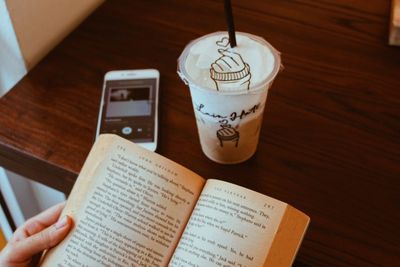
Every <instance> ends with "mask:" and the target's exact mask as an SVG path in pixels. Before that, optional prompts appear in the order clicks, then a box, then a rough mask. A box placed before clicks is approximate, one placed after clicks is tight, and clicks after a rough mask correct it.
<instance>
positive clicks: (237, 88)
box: [178, 32, 281, 164]
mask: <svg viewBox="0 0 400 267" xmlns="http://www.w3.org/2000/svg"><path fill="white" fill-rule="evenodd" d="M236 37H237V46H236V47H234V48H231V47H230V46H229V39H228V34H227V32H215V33H212V34H208V35H205V36H203V37H200V38H198V39H196V40H194V41H192V42H191V43H189V44H188V45H187V46H186V47H185V49H184V51H183V52H182V54H181V56H180V57H179V59H178V74H179V76H180V77H181V79H182V80H183V81H184V82H185V84H186V85H188V86H189V89H190V94H191V98H192V103H193V108H194V113H195V117H196V122H197V128H198V133H199V138H200V144H201V147H202V150H203V152H204V154H205V155H206V156H207V157H208V158H210V159H211V160H213V161H215V162H218V163H223V164H235V163H239V162H243V161H245V160H247V159H249V158H250V157H251V156H252V155H253V154H254V153H255V151H256V149H257V145H258V139H259V134H260V130H261V125H262V117H263V112H264V108H265V103H266V99H267V93H268V89H269V88H270V86H271V84H272V82H273V80H274V79H275V77H276V75H277V73H278V72H279V69H280V66H281V62H280V55H279V53H278V52H277V51H276V50H275V49H274V48H273V47H272V46H271V45H270V44H269V43H268V42H267V41H265V40H264V39H263V38H261V37H258V36H255V35H252V34H248V33H242V32H236Z"/></svg>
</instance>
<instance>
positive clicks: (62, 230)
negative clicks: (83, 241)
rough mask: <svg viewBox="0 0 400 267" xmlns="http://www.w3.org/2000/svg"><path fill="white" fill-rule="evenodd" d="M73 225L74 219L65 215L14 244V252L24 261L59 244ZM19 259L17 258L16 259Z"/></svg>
mask: <svg viewBox="0 0 400 267" xmlns="http://www.w3.org/2000/svg"><path fill="white" fill-rule="evenodd" d="M71 226H72V219H71V218H70V217H69V216H63V217H62V218H61V219H60V220H59V221H58V222H56V223H55V224H53V225H51V226H49V227H47V228H46V229H44V230H43V231H40V232H37V233H35V234H34V235H32V236H29V237H28V238H26V239H24V240H21V241H19V242H16V243H14V244H13V248H12V250H13V254H14V255H15V257H18V260H19V261H21V262H23V261H25V260H29V259H31V258H32V256H33V255H35V254H37V253H40V252H42V251H43V250H46V249H49V248H52V247H54V246H55V245H57V244H58V243H60V242H61V240H63V239H64V237H65V236H66V235H67V234H68V232H69V230H70V229H71ZM15 260H17V259H15Z"/></svg>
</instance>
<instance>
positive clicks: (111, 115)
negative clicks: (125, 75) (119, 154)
mask: <svg viewBox="0 0 400 267" xmlns="http://www.w3.org/2000/svg"><path fill="white" fill-rule="evenodd" d="M156 86H157V80H156V79H133V80H106V82H105V92H104V99H103V103H104V104H103V112H102V118H101V125H100V133H114V134H118V135H120V136H122V137H124V138H126V139H129V140H132V141H133V142H137V143H148V142H154V134H155V133H154V130H155V129H154V127H155V110H156V108H155V97H156Z"/></svg>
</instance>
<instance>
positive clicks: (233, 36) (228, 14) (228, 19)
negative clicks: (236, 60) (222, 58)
mask: <svg viewBox="0 0 400 267" xmlns="http://www.w3.org/2000/svg"><path fill="white" fill-rule="evenodd" d="M225 17H226V23H227V24H228V32H229V43H230V44H231V47H232V48H233V47H235V46H236V34H235V24H234V23H233V14H232V5H231V0H225Z"/></svg>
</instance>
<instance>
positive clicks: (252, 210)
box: [169, 180, 287, 267]
mask: <svg viewBox="0 0 400 267" xmlns="http://www.w3.org/2000/svg"><path fill="white" fill-rule="evenodd" d="M286 206H287V204H286V203H283V202H281V201H278V200H276V199H273V198H270V197H268V196H265V195H262V194H260V193H257V192H255V191H251V190H249V189H246V188H243V187H240V186H237V185H234V184H230V183H227V182H223V181H218V180H208V181H207V183H206V185H205V187H204V189H203V192H202V193H201V195H200V198H199V200H198V202H197V204H196V207H195V209H194V211H193V213H192V216H191V218H190V220H189V223H188V225H187V226H186V229H185V231H184V233H183V235H182V238H181V240H180V241H179V244H178V247H177V248H176V250H175V253H174V255H173V257H172V259H171V262H170V264H169V266H172V267H184V266H237V267H246V266H247V267H250V266H263V264H264V262H265V259H266V257H267V254H268V250H269V248H270V246H271V244H272V241H273V239H274V236H275V234H276V231H277V229H278V226H279V223H280V221H281V219H282V216H283V214H284V212H285V209H286Z"/></svg>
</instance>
